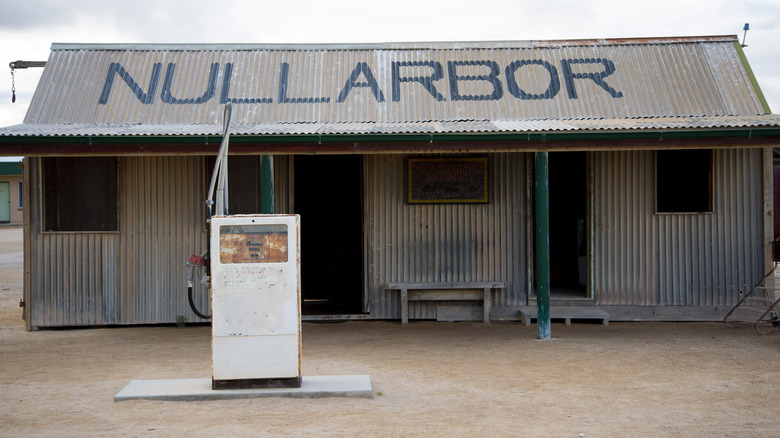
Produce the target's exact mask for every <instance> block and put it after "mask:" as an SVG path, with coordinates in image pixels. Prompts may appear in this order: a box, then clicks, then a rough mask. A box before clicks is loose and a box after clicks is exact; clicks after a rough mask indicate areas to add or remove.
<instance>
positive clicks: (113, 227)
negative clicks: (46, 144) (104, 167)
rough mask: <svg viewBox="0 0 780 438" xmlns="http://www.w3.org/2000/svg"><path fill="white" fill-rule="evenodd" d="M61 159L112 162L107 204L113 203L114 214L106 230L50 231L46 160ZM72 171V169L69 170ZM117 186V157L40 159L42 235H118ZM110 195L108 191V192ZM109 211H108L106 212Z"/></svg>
mask: <svg viewBox="0 0 780 438" xmlns="http://www.w3.org/2000/svg"><path fill="white" fill-rule="evenodd" d="M62 158H75V159H79V160H85V159H93V158H94V159H110V160H111V161H112V166H113V167H114V170H113V177H114V181H113V184H114V187H113V188H114V191H113V194H112V197H111V199H109V200H108V202H110V203H113V207H114V212H113V215H112V217H111V219H113V224H110V225H109V226H108V227H107V228H109V229H104V230H99V229H97V230H96V229H89V228H87V229H51V228H49V227H48V225H51V224H50V223H49V217H48V213H47V209H48V208H50V206H49V205H48V201H49V197H48V196H49V195H48V194H47V186H46V184H47V181H46V180H47V168H46V166H47V164H46V160H52V159H62ZM71 171H73V169H71ZM119 184H120V174H119V157H115V156H87V157H42V158H41V161H40V211H41V220H40V228H41V233H42V234H118V233H119V232H120V227H119V224H120V214H119V213H120V212H119V205H120V200H119V191H120V188H119ZM108 193H110V191H108ZM108 211H110V209H109V210H108Z"/></svg>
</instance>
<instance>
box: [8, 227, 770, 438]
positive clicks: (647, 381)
mask: <svg viewBox="0 0 780 438" xmlns="http://www.w3.org/2000/svg"><path fill="white" fill-rule="evenodd" d="M21 236H22V231H21V229H20V228H9V227H2V228H0V289H1V290H0V436H2V437H18V436H56V437H71V436H79V437H81V436H142V437H157V436H159V437H169V436H295V437H320V436H328V437H345V436H346V437H352V436H360V437H364V436H378V437H414V436H418V437H431V436H447V437H450V436H459V437H493V436H512V437H516V436H522V437H527V436H544V437H548V436H549V437H581V436H585V437H605V436H609V437H616V436H620V437H627V436H652V437H669V436H694V437H778V436H780V391H779V389H780V366H779V365H780V336H772V335H770V336H761V335H758V334H757V333H756V332H755V331H753V330H751V329H736V330H731V329H728V328H726V327H725V326H724V325H722V324H719V323H678V324H673V323H648V322H644V323H636V322H635V323H612V324H610V325H609V326H608V327H603V326H601V325H597V324H573V325H572V326H570V327H566V326H564V325H563V324H557V323H554V324H553V326H552V334H553V339H551V340H547V341H540V340H537V339H536V327H535V326H531V327H525V326H523V325H521V324H518V323H494V324H490V325H486V324H482V323H436V322H413V323H411V324H408V325H401V324H400V323H398V322H395V321H390V322H385V321H376V322H348V323H326V324H312V323H305V324H304V325H303V374H304V375H305V376H306V375H312V376H313V375H340V374H368V375H370V376H371V379H372V383H373V389H374V394H375V395H374V397H373V398H371V399H339V398H330V399H313V400H304V399H254V400H229V401H203V402H158V401H144V400H137V401H125V402H119V403H115V402H114V401H113V398H114V395H115V394H116V393H117V392H118V391H119V390H121V389H122V388H123V387H124V386H125V385H126V384H127V383H128V382H129V381H130V380H135V379H167V378H202V377H209V376H210V366H211V363H210V360H211V357H210V355H211V352H210V336H209V330H210V329H209V327H207V326H188V327H185V328H177V327H170V326H166V327H130V328H107V329H82V330H44V331H38V332H26V331H25V330H24V324H23V321H22V319H21V309H20V308H19V299H20V298H21V296H22V269H21V266H22V261H21V260H22V259H21V254H22V253H21Z"/></svg>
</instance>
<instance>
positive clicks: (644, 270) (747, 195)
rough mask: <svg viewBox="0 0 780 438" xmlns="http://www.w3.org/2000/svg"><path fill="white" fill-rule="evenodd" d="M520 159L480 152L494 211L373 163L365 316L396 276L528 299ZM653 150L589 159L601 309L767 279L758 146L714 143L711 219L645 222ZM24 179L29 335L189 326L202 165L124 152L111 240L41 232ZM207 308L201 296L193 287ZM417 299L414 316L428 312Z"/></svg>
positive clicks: (280, 189) (34, 193)
mask: <svg viewBox="0 0 780 438" xmlns="http://www.w3.org/2000/svg"><path fill="white" fill-rule="evenodd" d="M526 156H527V154H524V153H506V154H489V160H490V167H489V168H490V180H489V181H490V203H489V204H469V205H457V204H447V205H441V204H431V205H411V204H407V203H406V202H405V192H404V187H405V184H404V175H405V171H404V165H405V161H404V156H402V155H366V156H364V158H363V160H364V161H363V163H364V164H363V165H364V185H365V186H364V190H365V191H364V193H365V197H364V201H365V224H366V248H367V255H368V258H367V267H366V269H367V272H366V276H367V288H368V292H369V297H368V299H369V309H370V312H371V317H372V318H377V319H385V318H397V317H399V315H400V310H399V308H398V304H399V298H398V296H397V294H396V293H388V292H387V291H385V286H386V284H387V283H389V282H426V281H429V282H440V281H505V282H507V285H508V288H507V290H506V291H505V292H501V293H499V294H497V295H496V296H495V297H494V303H495V304H496V305H524V304H525V303H526V298H527V282H528V278H527V265H528V260H527V253H528V249H527V246H528V244H529V242H528V239H527V215H526V198H527V195H526V193H527V192H526V185H527V180H526V177H527V174H526ZM288 163H289V158H288V157H276V158H275V169H276V170H275V172H276V189H275V191H276V204H277V205H276V207H277V212H279V213H284V212H286V211H289V208H290V206H291V202H290V201H291V199H290V195H291V193H290V174H289V167H288ZM653 163H654V152H653V151H634V152H628V151H621V152H594V153H592V156H591V169H592V175H593V181H592V191H593V193H594V198H593V199H594V202H593V203H592V204H591V209H592V211H591V214H592V218H593V226H592V230H593V234H592V239H591V253H592V262H591V264H590V266H591V274H592V275H591V278H590V283H591V289H592V292H593V296H594V300H595V303H596V304H597V305H659V306H668V305H702V306H713V305H724V304H725V305H727V304H731V303H734V302H735V300H736V298H737V296H738V295H737V294H738V291H740V290H746V289H747V288H749V286H750V285H751V284H752V283H753V282H754V281H755V280H756V279H757V278H758V277H760V276H761V274H762V272H761V271H762V267H763V259H762V238H763V237H762V236H763V218H762V211H763V205H762V202H763V199H762V196H763V195H762V178H763V171H762V151H761V150H760V149H733V150H716V151H714V154H713V163H714V186H713V187H714V203H715V212H714V213H711V214H663V215H659V214H654V211H653V194H654V183H653V181H654V165H653ZM27 169H28V170H29V172H30V181H31V182H32V183H31V186H32V187H31V190H30V210H29V215H30V216H29V217H30V221H31V222H30V232H31V234H30V242H31V248H30V249H31V254H30V260H31V263H30V267H29V268H30V303H29V305H30V306H31V316H30V318H31V320H30V324H31V326H41V327H46V326H80V325H104V324H143V323H165V322H175V320H176V316H177V315H184V316H186V317H187V319H188V320H189V321H197V320H198V319H197V318H196V317H195V315H194V314H192V312H191V311H190V309H189V306H188V305H187V298H186V289H185V278H186V273H185V261H186V259H187V257H188V256H189V254H190V253H199V252H201V251H203V250H204V249H205V245H206V242H205V237H206V231H205V219H204V208H203V196H204V193H205V189H206V182H205V174H206V172H204V169H203V158H202V157H124V158H120V159H119V177H120V184H119V191H120V196H119V206H120V207H119V208H120V215H119V218H120V219H119V220H120V232H118V233H42V232H41V225H40V218H41V217H42V215H41V211H40V209H41V205H42V202H41V186H40V184H41V176H40V159H36V158H31V159H30V161H29V166H28V168H27ZM196 297H197V299H198V306H199V307H200V309H201V310H202V311H204V312H207V311H209V302H208V294H207V293H205V292H204V291H202V290H200V288H198V290H196ZM435 316H436V314H435V305H433V304H430V303H425V302H422V303H414V305H413V306H412V307H411V309H410V317H411V318H435Z"/></svg>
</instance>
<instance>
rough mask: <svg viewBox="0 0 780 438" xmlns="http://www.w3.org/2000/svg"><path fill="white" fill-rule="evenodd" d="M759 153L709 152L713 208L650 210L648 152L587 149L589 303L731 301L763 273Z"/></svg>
mask: <svg viewBox="0 0 780 438" xmlns="http://www.w3.org/2000/svg"><path fill="white" fill-rule="evenodd" d="M762 153H763V152H762V150H761V149H728V150H726V149H723V150H715V151H714V152H713V173H714V185H713V190H714V193H713V198H714V204H715V212H714V213H705V214H654V205H653V199H654V181H655V177H654V159H655V158H654V157H655V152H653V151H634V152H628V151H622V152H594V153H593V175H594V181H593V190H594V192H595V197H594V199H595V202H594V204H593V207H592V208H593V212H592V214H593V218H594V223H593V240H592V242H591V246H592V253H593V259H592V264H591V266H592V268H591V272H592V274H593V275H592V278H591V285H592V286H591V287H592V289H593V295H594V299H595V302H596V304H600V305H660V306H668V305H694V306H718V305H728V304H735V303H736V301H737V299H738V292H739V291H740V290H741V291H746V290H749V289H750V287H752V285H753V283H755V281H757V279H759V278H761V275H763V273H762V270H763V253H762V251H763V249H762V248H763V245H762V243H763V218H762V212H763V187H762V178H763V170H762Z"/></svg>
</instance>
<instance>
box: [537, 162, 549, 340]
mask: <svg viewBox="0 0 780 438" xmlns="http://www.w3.org/2000/svg"><path fill="white" fill-rule="evenodd" d="M534 202H535V208H534V210H535V215H536V218H535V221H534V229H535V230H536V233H535V239H534V240H535V244H536V263H534V265H535V266H536V308H537V317H536V337H537V338H539V339H550V176H549V163H548V156H547V152H537V153H536V154H535V157H534Z"/></svg>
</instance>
